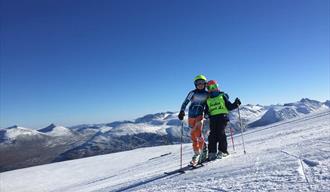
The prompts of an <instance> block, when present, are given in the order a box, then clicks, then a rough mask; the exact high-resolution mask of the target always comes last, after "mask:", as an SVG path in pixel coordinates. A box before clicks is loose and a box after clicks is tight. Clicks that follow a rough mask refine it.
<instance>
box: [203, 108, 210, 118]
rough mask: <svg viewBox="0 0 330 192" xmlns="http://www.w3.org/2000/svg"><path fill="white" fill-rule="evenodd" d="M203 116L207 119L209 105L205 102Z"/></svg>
mask: <svg viewBox="0 0 330 192" xmlns="http://www.w3.org/2000/svg"><path fill="white" fill-rule="evenodd" d="M204 117H205V119H208V118H209V117H210V112H209V106H208V105H207V104H205V108H204Z"/></svg>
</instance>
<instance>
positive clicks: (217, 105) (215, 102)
mask: <svg viewBox="0 0 330 192" xmlns="http://www.w3.org/2000/svg"><path fill="white" fill-rule="evenodd" d="M223 97H224V95H223V94H220V95H219V96H217V97H213V98H210V97H209V98H208V99H207V101H206V102H207V106H208V107H209V113H210V115H211V116H213V115H219V114H228V109H227V107H226V105H225V100H224V98H223Z"/></svg>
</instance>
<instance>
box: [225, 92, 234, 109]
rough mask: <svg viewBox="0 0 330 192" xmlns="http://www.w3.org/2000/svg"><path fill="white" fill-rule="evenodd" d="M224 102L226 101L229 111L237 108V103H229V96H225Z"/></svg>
mask: <svg viewBox="0 0 330 192" xmlns="http://www.w3.org/2000/svg"><path fill="white" fill-rule="evenodd" d="M223 98H224V100H225V105H226V107H227V109H228V110H229V111H231V110H234V109H236V108H237V105H236V104H235V103H231V102H230V101H229V96H228V95H227V94H224V97H223Z"/></svg>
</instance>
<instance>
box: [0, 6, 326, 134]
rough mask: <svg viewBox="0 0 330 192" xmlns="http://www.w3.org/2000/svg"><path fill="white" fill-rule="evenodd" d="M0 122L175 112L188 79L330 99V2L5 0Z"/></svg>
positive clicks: (263, 100) (261, 97)
mask: <svg viewBox="0 0 330 192" xmlns="http://www.w3.org/2000/svg"><path fill="white" fill-rule="evenodd" d="M0 7H1V8H0V9H1V10H0V16H1V55H0V56H1V58H0V59H1V60H0V61H1V68H0V70H1V79H0V80H1V82H0V85H1V92H0V104H1V105H0V127H8V126H11V125H14V124H18V125H20V126H24V127H32V128H41V127H44V126H47V125H48V124H50V123H56V124H60V125H64V126H70V125H76V124H81V123H106V122H112V121H115V120H126V119H128V120H130V119H134V118H137V117H139V116H141V115H145V114H148V113H156V112H163V111H178V110H179V108H180V106H181V103H182V102H183V100H184V98H185V97H186V95H187V93H188V91H190V90H192V89H193V88H194V85H193V78H194V76H196V75H198V74H204V75H205V76H206V77H207V78H208V79H216V80H218V82H219V84H220V87H221V89H222V90H223V91H225V92H227V93H228V94H229V95H230V97H231V100H233V99H234V98H235V97H239V98H241V100H242V102H243V104H247V103H252V104H264V105H268V104H277V103H285V102H293V101H297V100H300V99H301V98H302V97H308V98H311V99H317V100H320V101H325V100H326V99H329V98H330V66H329V65H330V64H329V52H330V50H329V0H266V1H265V0H248V1H247V0H207V1H192V0H97V1H91V0H75V1H74V0H30V1H23V0H20V1H18V0H1V6H0Z"/></svg>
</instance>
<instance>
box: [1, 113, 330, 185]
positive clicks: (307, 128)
mask: <svg viewBox="0 0 330 192" xmlns="http://www.w3.org/2000/svg"><path fill="white" fill-rule="evenodd" d="M244 134H245V135H244V139H245V146H246V152H247V153H246V155H244V153H243V147H242V145H241V141H242V140H241V135H237V136H236V137H235V146H236V151H233V148H232V146H231V142H230V140H229V139H228V143H229V150H230V152H231V155H230V156H229V157H226V158H225V159H221V160H218V161H215V162H211V163H208V164H207V165H205V166H204V167H202V168H199V169H195V170H193V171H187V172H186V173H185V174H175V175H169V176H168V175H165V174H164V172H165V171H171V170H175V169H177V168H178V167H179V164H180V161H179V155H180V145H170V146H160V147H150V148H141V149H136V150H132V151H126V152H120V153H113V154H109V155H102V156H96V157H91V158H84V159H79V160H73V161H65V162H60V163H54V164H48V165H43V166H37V167H31V168H26V169H20V170H15V171H9V172H4V173H1V174H0V191H1V192H22V191H28V192H39V191H45V192H46V191H47V192H65V191H70V192H71V191H72V192H91V191H96V192H108V191H329V190H330V111H329V110H328V111H326V112H322V113H316V114H312V115H308V116H305V117H300V118H296V119H291V120H288V121H285V122H280V123H277V124H272V125H270V126H265V127H259V128H256V129H253V130H251V131H248V132H245V133H244ZM191 156H192V147H191V144H185V145H183V162H184V164H188V162H189V161H190V158H191Z"/></svg>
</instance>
